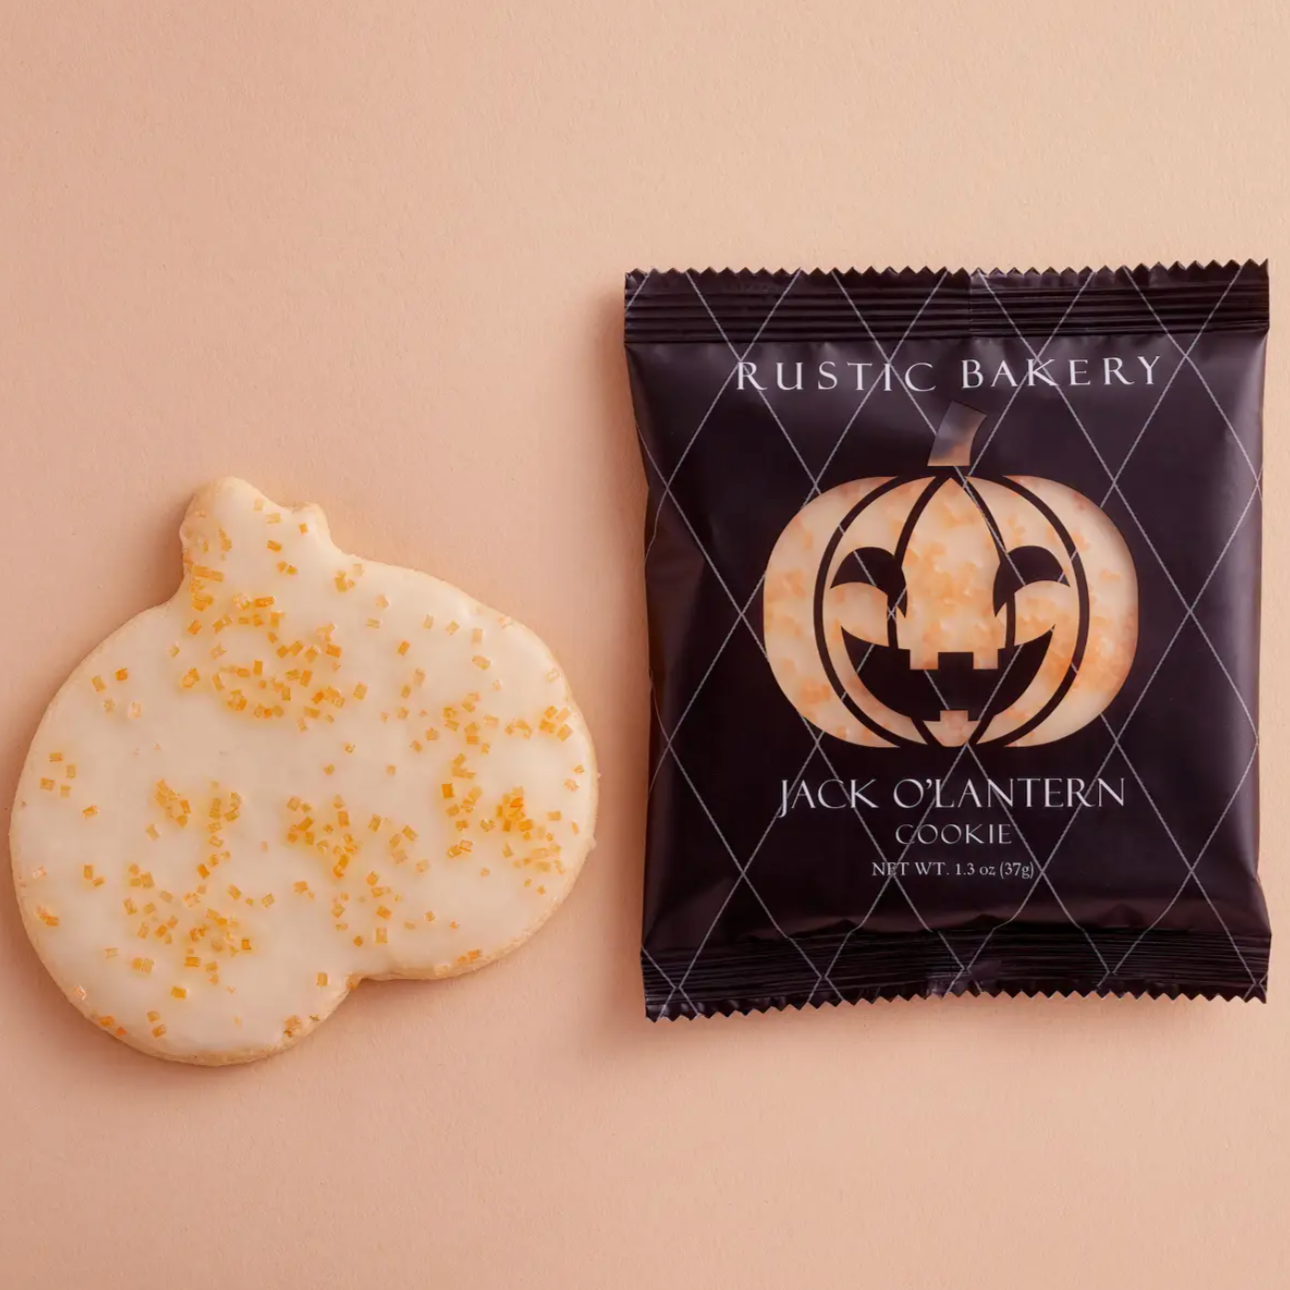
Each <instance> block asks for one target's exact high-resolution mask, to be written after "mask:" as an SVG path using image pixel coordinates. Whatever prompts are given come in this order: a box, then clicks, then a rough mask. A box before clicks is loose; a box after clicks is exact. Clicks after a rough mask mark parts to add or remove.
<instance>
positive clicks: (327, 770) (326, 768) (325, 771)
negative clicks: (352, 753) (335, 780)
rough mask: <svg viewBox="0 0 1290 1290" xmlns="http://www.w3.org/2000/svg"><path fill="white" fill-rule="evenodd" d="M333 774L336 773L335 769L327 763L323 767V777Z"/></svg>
mask: <svg viewBox="0 0 1290 1290" xmlns="http://www.w3.org/2000/svg"><path fill="white" fill-rule="evenodd" d="M335 773H336V767H335V766H333V765H332V764H331V763H330V762H328V763H327V765H326V766H324V767H323V774H324V775H334V774H335Z"/></svg>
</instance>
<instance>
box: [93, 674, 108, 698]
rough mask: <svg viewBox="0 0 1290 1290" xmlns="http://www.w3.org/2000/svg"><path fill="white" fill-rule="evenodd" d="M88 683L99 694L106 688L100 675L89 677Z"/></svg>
mask: <svg viewBox="0 0 1290 1290" xmlns="http://www.w3.org/2000/svg"><path fill="white" fill-rule="evenodd" d="M90 684H91V685H92V686H93V687H94V688H95V689H96V690H97V691H98V692H99V693H100V694H102V693H103V691H104V690H106V689H107V685H106V684H105V683H104V681H103V678H102V677H101V676H96V677H92V678H91V680H90Z"/></svg>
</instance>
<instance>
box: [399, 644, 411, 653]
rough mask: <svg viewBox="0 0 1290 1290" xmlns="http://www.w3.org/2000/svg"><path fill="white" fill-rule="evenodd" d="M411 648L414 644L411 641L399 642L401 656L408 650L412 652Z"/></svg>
mask: <svg viewBox="0 0 1290 1290" xmlns="http://www.w3.org/2000/svg"><path fill="white" fill-rule="evenodd" d="M411 648H412V642H411V641H400V642H399V653H400V654H406V653H407V652H408V650H410V649H411Z"/></svg>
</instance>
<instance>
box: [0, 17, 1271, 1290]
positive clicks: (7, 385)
mask: <svg viewBox="0 0 1290 1290" xmlns="http://www.w3.org/2000/svg"><path fill="white" fill-rule="evenodd" d="M1288 36H1290V28H1288V26H1287V20H1286V16H1285V6H1284V5H1283V4H1280V3H1278V0H1268V2H1267V3H1250V2H1248V0H1242V2H1241V3H1233V2H1232V0H1214V3H1206V2H1203V0H1197V2H1195V3H1145V2H1144V3H1126V2H1124V0H1102V2H1095V0H1080V2H1079V3H1060V4H1058V3H1042V2H1041V0H1027V2H1026V3H1013V2H1011V0H990V2H988V3H987V2H986V0H975V2H973V3H969V2H967V0H964V2H962V3H956V4H949V3H923V4H901V3H899V2H898V0H887V2H885V3H856V0H850V2H847V0H837V2H836V3H796V4H794V3H785V2H784V0H779V2H776V3H760V4H715V3H704V2H702V0H676V2H675V3H666V4H651V3H644V2H637V3H631V4H616V3H607V4H602V5H596V4H591V3H576V2H575V0H562V2H557V3H527V4H526V3H523V2H522V0H512V3H508V4H487V3H483V2H481V3H470V2H469V0H458V2H457V3H439V4H436V3H420V4H414V3H401V4H397V3H373V2H372V0H352V2H351V3H316V2H315V3H303V2H300V3H275V2H270V0H265V2H264V3H260V4H249V3H228V2H227V0H205V2H204V3H200V4H161V3H157V4H139V3H113V4H87V3H67V2H66V0H60V2H59V3H38V2H37V0H5V2H4V3H0V424H2V425H3V433H4V457H3V472H2V474H0V551H3V553H4V559H3V576H2V586H3V605H4V609H3V634H2V635H0V658H2V660H3V666H2V667H0V723H2V725H3V729H4V731H5V738H4V741H3V745H2V746H0V797H2V798H3V799H4V802H5V804H6V810H5V819H4V820H3V821H2V823H4V824H5V826H6V829H7V803H8V801H9V800H10V798H11V795H12V791H13V784H14V780H15V777H16V775H17V772H18V767H19V765H20V761H21V759H22V757H23V754H24V752H25V750H26V745H27V742H28V740H29V738H30V737H31V734H32V732H33V730H34V728H35V724H36V721H37V719H38V717H39V715H40V712H41V710H42V708H43V707H44V705H45V703H46V702H47V701H48V699H49V697H50V696H51V695H52V693H53V691H54V689H55V687H56V686H57V685H58V683H59V681H60V680H61V678H62V677H63V676H64V674H65V673H66V672H67V671H68V670H69V669H70V668H71V667H72V666H73V664H74V663H75V662H76V661H77V660H78V659H79V658H80V657H81V656H82V655H83V654H84V653H85V652H86V651H87V650H88V649H89V648H90V647H91V646H93V645H94V644H95V643H96V642H97V641H98V640H99V639H100V638H101V637H103V636H104V635H105V634H106V633H107V632H108V631H109V630H110V629H112V628H114V627H115V626H116V625H117V624H118V623H120V622H121V621H122V620H123V619H124V618H125V617H126V616H127V615H129V614H132V613H134V612H136V611H137V610H140V609H142V608H144V607H145V606H147V605H150V604H152V603H154V602H156V601H158V600H160V599H162V598H163V597H165V596H167V595H168V594H169V592H170V590H171V588H172V586H173V584H174V582H175V580H176V577H177V572H178V546H177V542H176V538H175V530H176V526H177V523H178V519H179V515H180V513H181V509H182V507H183V505H184V503H185V500H186V498H187V496H188V494H189V493H190V492H191V490H193V489H194V488H196V487H197V486H198V485H199V484H201V483H202V482H203V481H205V480H207V479H209V478H211V477H212V476H214V475H218V474H221V473H224V472H230V471H234V472H238V473H241V474H244V475H246V476H247V477H249V478H250V479H252V480H254V481H255V482H256V483H258V484H259V485H260V486H261V487H263V488H264V489H266V490H267V491H268V492H269V493H270V494H272V495H274V496H276V497H279V498H282V499H283V500H316V501H319V502H321V503H323V504H324V505H325V506H326V508H327V510H328V513H329V514H330V516H331V520H332V525H333V529H334V531H335V533H336V535H337V537H338V538H339V539H340V540H341V541H342V542H343V543H345V544H346V545H348V546H349V547H350V549H353V550H357V551H360V552H362V553H364V554H366V555H369V556H371V557H373V558H380V559H384V560H391V561H397V562H402V563H408V564H414V565H420V566H423V567H425V568H427V569H430V570H433V571H434V572H436V573H438V574H441V575H443V576H444V577H447V578H450V579H452V580H454V581H457V582H460V583H462V584H464V585H465V586H467V587H468V588H470V589H471V590H472V591H474V592H475V593H476V594H477V595H479V596H481V597H483V598H485V599H486V600H487V601H489V602H492V603H494V604H496V605H498V606H500V607H502V608H504V609H506V610H507V611H509V612H511V613H513V614H514V615H516V616H517V617H520V618H522V619H523V620H525V621H527V622H529V623H530V624H532V625H533V626H534V627H535V628H537V629H538V630H539V631H540V632H541V633H542V634H543V635H544V636H546V638H547V639H548V640H549V641H550V642H551V644H552V646H553V647H554V648H555V649H556V651H557V652H558V653H559V655H560V656H561V658H562V660H563V661H564V662H565V664H566V666H567V668H568V671H569V673H570V675H571V676H572V678H573V682H574V685H575V688H576V691H577V693H578V695H579V697H580V699H581V701H582V703H583V705H584V707H585V709H586V712H587V715H588V717H589V719H590V721H591V723H592V726H593V729H594V731H595V733H596V735H597V737H598V740H599V745H600V750H601V755H602V764H603V770H604V780H603V788H604V794H603V810H602V816H601V820H602V822H601V828H600V839H601V841H600V846H599V848H598V850H597V852H596V853H595V855H594V857H593V861H592V863H591V865H590V866H589V868H588V869H587V871H586V873H585V876H584V877H583V879H582V881H581V883H580V884H579V886H578V888H577V889H576V891H575V892H574V894H573V896H572V898H571V899H570V901H569V903H568V905H567V907H566V908H565V909H564V910H562V911H561V913H560V914H559V915H558V916H557V918H556V919H555V920H554V922H553V923H552V924H551V925H550V926H549V927H548V928H547V929H546V930H545V931H543V932H542V934H541V935H540V936H539V937H538V938H537V939H536V940H535V941H534V942H533V944H531V945H530V946H528V947H527V948H526V949H524V950H523V951H522V952H521V953H520V954H518V955H516V956H515V957H513V958H511V959H509V960H508V961H507V962H505V963H504V964H502V965H500V966H497V967H493V968H490V969H488V970H487V971H485V972H482V973H480V974H479V975H477V976H475V977H471V978H467V979H463V980H460V981H455V982H450V983H444V984H438V985H434V984H406V985H381V986H365V987H364V988H363V989H362V990H361V991H360V992H359V994H358V995H357V996H356V998H355V999H354V1000H353V1001H352V1002H350V1003H349V1004H347V1005H346V1006H345V1007H344V1008H342V1009H341V1011H340V1012H339V1013H338V1014H337V1015H336V1017H335V1018H334V1019H332V1020H331V1021H329V1022H328V1023H327V1025H326V1026H324V1027H323V1028H322V1029H321V1030H320V1031H319V1032H318V1034H317V1035H316V1036H314V1037H312V1038H310V1039H309V1040H307V1041H306V1042H305V1043H304V1044H302V1045H301V1046H299V1047H298V1048H296V1049H295V1050H293V1051H292V1052H290V1053H288V1054H287V1055H285V1056H283V1057H279V1058H276V1059H274V1060H272V1061H269V1062H264V1063H260V1064H257V1065H253V1066H249V1067H244V1068H237V1069H231V1070H223V1071H210V1070H196V1069H185V1068H177V1067H172V1066H167V1065H163V1064H161V1063H158V1062H155V1061H151V1060H149V1059H147V1058H144V1057H141V1056H139V1055H138V1054H136V1053H134V1052H132V1051H130V1050H128V1049H126V1048H124V1047H122V1046H120V1045H117V1044H114V1043H112V1042H110V1041H108V1040H107V1039H105V1038H104V1037H103V1036H102V1035H100V1034H97V1033H94V1031H93V1030H92V1029H91V1028H90V1027H89V1026H88V1025H87V1024H86V1023H85V1022H84V1021H82V1020H81V1019H80V1017H79V1016H78V1015H77V1014H76V1013H75V1012H74V1011H73V1009H71V1008H70V1007H69V1006H68V1005H67V1004H66V1003H65V1002H64V1001H63V1000H62V998H61V997H60V995H59V994H58V992H57V990H56V989H55V988H54V986H53V985H52V984H51V983H50V981H49V980H47V979H46V977H45V975H44V973H43V971H42V970H41V968H40V967H39V965H38V963H37V961H36V958H35V956H34V955H33V954H32V952H31V951H30V949H29V948H28V945H27V943H26V940H25V938H24V936H23V934H22V930H21V927H20V925H19V921H18V917H17V913H16V910H15V906H14V903H13V901H12V899H11V898H10V897H9V895H8V894H7V891H5V890H4V889H3V888H0V975H2V976H3V979H4V982H5V983H6V984H5V987H4V988H3V989H2V990H0V1052H2V1055H0V1287H2V1288H3V1290H10V1287H14V1288H20V1290H28V1288H31V1290H45V1288H46V1287H51V1288H53V1287H58V1288H59V1290H61V1288H62V1287H70V1286H77V1287H87V1288H88V1290H99V1288H103V1290H115V1288H117V1287H120V1288H121V1290H154V1288H155V1290H161V1288H163V1287H164V1288H166V1290H171V1288H172V1287H183V1288H184V1290H214V1288H215V1287H220V1288H221V1290H224V1288H226V1287H230V1286H237V1287H243V1286H245V1287H251V1288H253V1290H261V1288H263V1290H270V1288H276V1287H290V1288H292V1290H295V1288H297V1287H298V1288H299V1290H333V1288H340V1287H356V1288H359V1290H367V1288H368V1287H381V1288H385V1287H390V1288H401V1287H426V1286H435V1287H465V1288H466V1290H475V1288H479V1290H492V1288H494V1287H497V1288H505V1290H510V1288H512V1287H516V1288H518V1287H541V1288H543V1290H545V1288H547V1287H551V1288H554V1287H560V1290H581V1288H582V1287H591V1288H597V1290H598V1288H599V1287H609V1286H613V1287H622V1288H623V1290H636V1288H637V1287H669V1288H671V1287H675V1288H678V1290H688V1288H689V1287H705V1288H706V1287H727V1286H730V1287H739V1288H740V1290H753V1288H754V1287H763V1286H766V1287H769V1286H775V1287H782V1286H796V1285H803V1286H811V1287H834V1286H838V1287H841V1286H846V1287H856V1286H860V1287H875V1288H876V1290H903V1288H904V1287H911V1288H915V1287H917V1288H920V1290H921V1288H923V1287H926V1288H928V1290H930V1288H931V1287H950V1288H952V1290H959V1288H960V1287H962V1288H965V1290H970V1288H974V1287H977V1286H985V1285H988V1286H990V1287H992V1290H1023V1288H1024V1290H1031V1288H1032V1287H1039V1288H1042V1290H1067V1288H1070V1290H1075V1288H1078V1290H1105V1288H1106V1287H1120V1286H1124V1287H1129V1286H1132V1287H1135V1288H1136V1290H1154V1288H1155V1287H1168V1288H1169V1290H1188V1288H1190V1287H1202V1286H1203V1287H1213V1286H1241V1287H1244V1288H1246V1290H1279V1288H1280V1287H1283V1286H1285V1285H1286V1284H1287V1283H1290V1265H1288V1259H1287V1256H1288V1255H1290V1222H1287V1219H1286V1212H1285V1211H1286V1204H1287V1201H1288V1200H1290V1158H1288V1155H1290V981H1287V980H1286V979H1285V974H1284V973H1281V972H1279V971H1275V970H1274V973H1273V981H1272V1002H1271V1004H1269V1005H1268V1006H1266V1007H1261V1006H1256V1005H1247V1006H1241V1005H1239V1004H1228V1005H1226V1006H1224V1005H1214V1004H1205V1003H1203V1002H1199V1003H1180V1004H1170V1003H1149V1002H1143V1003H1136V1002H1131V1001H1126V1002H1117V1001H1100V1002H1099V1001H1084V1000H1071V1001H1045V1000H1034V1001H1016V1002H1014V1001H1006V1000H966V1001H962V1000H961V1001H954V1002H948V1003H943V1002H935V1003H914V1004H905V1003H897V1004H884V1005H880V1006H877V1007H867V1006H866V1007H861V1008H843V1009H840V1010H834V1009H829V1008H826V1009H824V1010H822V1011H820V1012H811V1013H809V1014H798V1013H790V1014H787V1015H778V1014H777V1015H772V1016H757V1017H749V1018H737V1019H734V1020H728V1021H727V1020H718V1021H713V1022H707V1023H701V1024H698V1023H696V1024H685V1023H682V1024H672V1025H660V1026H651V1025H649V1024H648V1023H647V1022H646V1021H645V1020H644V1018H643V1015H642V1002H641V988H640V982H639V977H638V972H637V966H636V952H637V946H638V943H639V942H638V920H639V916H640V885H641V853H642V835H643V803H644V782H645V775H646V736H647V722H646V714H647V692H646V661H645V629H644V618H643V614H644V608H643V594H642V583H641V567H640V554H641V538H640V526H641V521H642V515H643V506H644V484H643V476H642V472H641V468H640V465H639V460H638V456H637V448H636V443H635V439H634V434H633V428H632V418H631V411H630V406H629V401H628V395H627V389H626V382H625V376H624V364H623V359H622V353H621V325H620V313H621V298H620V288H621V274H622V272H623V271H624V270H625V269H628V268H632V267H635V266H637V265H640V266H648V265H653V264H657V265H681V266H684V265H707V264H710V263H711V264H718V265H726V264H730V265H753V266H760V265H771V266H778V265H780V264H786V265H807V266H810V265H825V266H831V265H835V264H837V265H850V264H853V263H854V264H861V265H864V264H869V263H878V264H883V263H892V264H897V265H899V264H904V263H906V262H909V263H912V264H922V263H924V262H928V263H931V264H936V265H939V264H942V263H948V264H951V265H960V264H962V265H977V264H985V265H992V264H996V263H1003V264H1014V263H1015V264H1032V263H1039V264H1049V263H1052V264H1067V263H1074V264H1084V263H1086V262H1088V263H1102V262H1111V263H1120V262H1122V261H1138V260H1143V259H1155V258H1158V257H1159V258H1170V259H1172V258H1174V257H1180V258H1184V259H1189V258H1193V257H1203V258H1209V257H1219V258H1227V257H1244V256H1249V255H1253V256H1256V257H1263V256H1268V257H1271V259H1272V260H1273V262H1274V268H1275V267H1276V265H1278V264H1283V263H1285V262H1286V261H1287V260H1290V224H1288V222H1287V214H1286V212H1287V210H1290V170H1288V169H1287V165H1286V158H1287V156H1288V155H1290V124H1288V122H1290V89H1288V87H1290V41H1288V39H1287V37H1288ZM1277 288H1278V289H1277V292H1276V295H1275V300H1276V309H1275V314H1276V321H1275V324H1274V326H1275V327H1276V328H1277V329H1278V335H1277V339H1276V341H1275V343H1274V345H1273V347H1272V351H1271V355H1272V357H1271V366H1270V370H1269V381H1268V409H1267V411H1268V417H1267V423H1268V428H1269V432H1270V433H1269V452H1268V458H1269V466H1268V494H1269V500H1270V505H1269V513H1268V517H1267V534H1266V536H1267V547H1268V559H1267V564H1268V570H1269V577H1268V581H1267V586H1266V600H1265V603H1266V630H1265V644H1266V646H1267V666H1265V669H1264V681H1265V684H1264V696H1263V703H1264V721H1265V726H1264V729H1265V738H1266V742H1265V744H1264V756H1265V760H1264V763H1263V784H1264V790H1265V796H1266V815H1265V825H1264V837H1265V845H1264V854H1263V872H1264V876H1265V879H1266V883H1267V889H1268V894H1269V897H1270V900H1271V903H1272V906H1273V912H1274V916H1275V917H1276V918H1277V920H1278V921H1279V923H1280V925H1281V928H1282V932H1283V934H1286V935H1290V909H1288V908H1287V904H1288V899H1290V845H1288V844H1287V843H1286V841H1285V838H1286V832H1287V826H1288V825H1290V799H1288V795H1287V794H1286V793H1285V791H1284V787H1283V786H1284V783H1285V779H1286V774H1287V771H1288V770H1290V737H1288V736H1287V734H1286V731H1285V726H1286V722H1287V719H1288V718H1290V681H1287V679H1286V675H1285V672H1284V670H1283V669H1281V668H1280V667H1279V664H1282V663H1284V660H1285V658H1286V650H1285V647H1284V643H1283V642H1284V638H1285V635H1286V632H1287V630H1288V629H1290V604H1288V603H1287V597H1286V592H1285V587H1286V579H1285V573H1284V568H1283V564H1284V561H1285V560H1286V559H1287V557H1290V513H1288V512H1287V510H1286V504H1285V500H1284V493H1283V481H1284V479H1285V477H1286V474H1287V470H1286V467H1287V465H1290V439H1288V438H1287V435H1286V433H1285V425H1284V422H1285V418H1286V414H1287V411H1290V398H1288V396H1290V388H1288V386H1287V366H1286V362H1285V359H1284V354H1285V350H1284V348H1283V347H1282V345H1281V343H1280V334H1283V333H1281V332H1280V330H1279V329H1282V328H1284V327H1285V324H1286V313H1285V303H1286V300H1287V296H1286V294H1285V292H1284V291H1282V290H1281V289H1280V282H1279V281H1278V283H1277ZM5 886H6V887H7V882H6V883H5ZM1285 952H1286V951H1285V950H1284V948H1283V949H1282V951H1281V952H1280V953H1279V954H1278V955H1277V959H1276V961H1277V962H1278V963H1279V962H1280V959H1281V954H1284V953H1285Z"/></svg>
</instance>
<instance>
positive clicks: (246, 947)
mask: <svg viewBox="0 0 1290 1290" xmlns="http://www.w3.org/2000/svg"><path fill="white" fill-rule="evenodd" d="M242 948H243V949H244V950H249V949H250V948H251V938H250V937H249V936H244V937H242Z"/></svg>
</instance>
